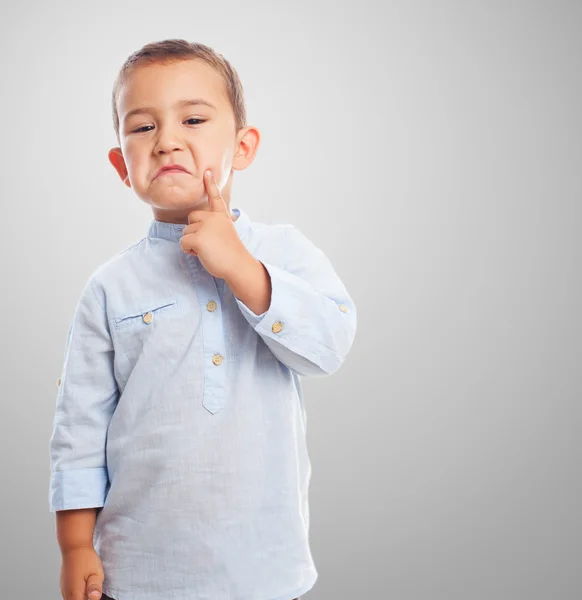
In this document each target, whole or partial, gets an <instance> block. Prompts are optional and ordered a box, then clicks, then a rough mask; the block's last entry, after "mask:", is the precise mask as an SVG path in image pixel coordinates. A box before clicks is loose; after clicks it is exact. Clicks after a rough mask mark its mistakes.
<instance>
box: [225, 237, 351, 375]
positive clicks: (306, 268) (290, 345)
mask: <svg viewBox="0 0 582 600" xmlns="http://www.w3.org/2000/svg"><path fill="white" fill-rule="evenodd" d="M281 254H282V256H283V258H282V260H281V261H278V262H280V265H281V266H279V265H274V264H272V263H270V262H264V261H261V263H262V264H263V265H264V267H265V269H266V271H267V272H268V276H269V277H270V282H271V303H270V305H269V307H268V309H267V310H266V311H265V312H264V313H262V314H260V315H257V314H255V313H254V312H253V311H252V310H251V309H250V308H249V307H248V306H247V305H246V304H245V303H244V302H243V301H242V300H241V299H240V298H239V297H237V292H236V291H235V290H237V291H238V290H241V289H244V288H243V287H242V286H244V285H245V282H244V281H243V278H242V277H239V279H238V281H233V282H232V284H231V287H232V288H233V292H234V293H235V300H236V302H237V304H238V306H239V308H240V310H241V312H242V313H243V315H244V316H245V318H246V319H247V321H248V322H249V323H250V324H251V325H252V326H253V328H254V329H255V331H256V332H257V333H258V334H259V335H260V336H261V337H262V339H263V340H264V341H265V343H266V344H267V346H268V347H269V348H270V349H271V351H272V352H273V354H274V355H275V356H276V357H277V358H278V359H279V360H280V361H281V362H282V363H283V364H285V365H286V366H287V367H289V369H291V370H292V371H294V372H296V373H297V374H299V375H303V376H314V377H316V376H325V375H331V374H332V373H334V372H335V371H337V370H338V369H339V367H340V366H341V364H342V363H343V361H344V360H345V358H346V356H347V354H348V352H349V351H350V349H351V347H352V344H353V341H354V338H355V334H356V326H357V312H356V306H355V303H354V301H353V300H352V298H351V297H350V295H349V294H348V292H347V290H346V288H345V286H344V284H343V283H342V281H341V280H340V278H339V277H338V275H337V273H336V272H335V270H334V268H333V266H332V265H331V263H330V261H329V259H328V258H327V256H326V255H325V254H324V252H323V251H322V250H321V249H320V248H318V247H317V246H316V245H315V244H314V243H313V242H311V241H310V240H309V239H308V238H307V237H305V235H303V233H301V231H299V229H297V228H296V227H294V226H293V225H289V226H287V227H286V228H285V237H284V239H283V240H282V242H281ZM235 279H236V276H235ZM229 283H230V282H229ZM246 285H252V282H249V281H247V282H246ZM239 295H242V294H239Z"/></svg>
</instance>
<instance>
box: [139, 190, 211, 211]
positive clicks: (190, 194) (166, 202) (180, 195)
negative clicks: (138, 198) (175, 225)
mask: <svg viewBox="0 0 582 600" xmlns="http://www.w3.org/2000/svg"><path fill="white" fill-rule="evenodd" d="M205 201H206V194H204V193H203V194H200V193H199V192H198V191H191V190H184V189H175V190H168V191H167V193H164V194H155V195H154V196H149V197H148V199H147V200H146V202H147V203H148V204H151V205H152V206H155V207H157V208H165V209H181V208H188V207H193V206H197V205H199V204H203V203H204V202H205Z"/></svg>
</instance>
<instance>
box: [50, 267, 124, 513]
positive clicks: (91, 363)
mask: <svg viewBox="0 0 582 600" xmlns="http://www.w3.org/2000/svg"><path fill="white" fill-rule="evenodd" d="M99 297H100V300H99V299H98V298H99ZM118 397H119V390H118V386H117V382H116V380H115V376H114V370H113V345H112V341H111V336H110V333H109V327H108V323H107V318H106V313H105V310H104V294H103V290H102V289H101V287H100V286H99V285H98V284H96V283H95V282H94V281H93V279H92V278H90V279H89V281H88V282H87V284H86V285H85V287H84V289H83V291H82V293H81V297H80V299H79V301H78V303H77V306H76V308H75V312H74V315H73V318H72V321H71V323H70V326H69V329H68V333H67V339H66V344H65V353H64V365H63V371H62V374H61V378H60V385H59V388H58V393H57V399H56V410H55V415H54V420H53V430H52V435H51V438H50V444H49V453H50V469H51V473H50V487H49V508H50V511H51V512H55V511H57V510H68V509H78V508H91V507H100V506H103V505H104V502H105V497H106V493H107V489H108V483H109V481H108V474H107V464H106V455H105V440H106V435H107V429H108V426H109V423H110V420H111V416H112V414H113V412H114V410H115V406H116V403H117V400H118Z"/></svg>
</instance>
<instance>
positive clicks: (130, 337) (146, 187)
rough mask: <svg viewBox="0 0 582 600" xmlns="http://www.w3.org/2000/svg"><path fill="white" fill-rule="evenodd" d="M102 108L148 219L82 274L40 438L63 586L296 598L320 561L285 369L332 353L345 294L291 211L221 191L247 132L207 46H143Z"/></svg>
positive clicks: (248, 138) (350, 333) (144, 594)
mask: <svg viewBox="0 0 582 600" xmlns="http://www.w3.org/2000/svg"><path fill="white" fill-rule="evenodd" d="M113 116H114V123H115V130H116V134H117V140H118V143H119V147H116V148H112V149H111V150H110V152H109V160H110V162H111V164H112V165H113V167H114V168H115V169H116V171H117V173H118V174H119V176H120V178H121V180H122V181H123V183H125V185H127V186H128V187H131V188H132V189H133V190H134V192H135V193H136V195H137V196H138V197H139V198H140V199H141V200H143V201H144V202H146V203H147V204H149V205H150V206H151V208H152V211H153V216H154V218H153V220H152V221H151V225H150V226H149V230H148V231H147V235H146V236H145V237H143V239H141V240H140V241H139V242H137V243H135V244H133V245H131V246H129V247H128V248H126V249H125V250H123V251H121V252H120V253H118V254H117V255H116V256H114V257H113V258H111V259H109V260H108V261H107V262H105V263H104V264H103V265H101V266H100V267H99V268H97V269H96V270H95V271H94V272H93V273H92V274H91V276H90V277H89V279H88V281H87V283H86V285H85V286H84V289H83V291H82V293H81V296H80V299H79V301H78V304H77V307H76V309H75V313H74V316H73V319H72V322H71V325H70V328H69V331H68V335H67V342H66V349H65V357H64V367H63V371H62V375H61V378H60V380H59V389H58V395H57V402H56V413H55V417H54V422H53V433H52V436H51V440H50V462H51V479H50V490H49V502H50V510H51V512H56V520H57V537H58V542H59V546H60V549H61V553H62V559H63V560H62V568H61V578H60V584H61V593H62V595H63V598H66V599H67V600H86V599H87V598H89V599H90V600H98V599H99V598H102V599H103V600H106V599H107V598H114V599H115V600H170V599H172V600H293V599H296V598H299V596H301V594H304V593H306V592H307V591H308V590H310V589H311V588H312V587H313V585H314V583H315V581H316V579H317V577H318V573H317V571H316V568H315V565H314V562H313V559H312V555H311V552H310V547H309V537H308V535H309V506H308V485H309V480H310V476H311V466H310V461H309V457H308V453H307V448H306V436H305V434H306V412H305V405H304V400H303V395H302V390H301V381H300V377H301V376H306V377H309V376H311V377H316V376H325V375H330V374H332V373H334V372H335V371H337V370H338V368H339V367H340V365H341V364H342V363H343V361H344V359H345V358H346V356H347V354H348V352H349V350H350V348H351V346H352V343H353V340H354V337H355V332H356V307H355V305H354V302H353V300H352V299H351V297H350V296H349V295H348V292H347V291H346V288H345V287H344V285H343V284H342V282H341V280H340V278H339V277H338V275H337V274H336V272H335V271H334V269H333V267H332V265H331V264H330V262H329V260H328V259H327V258H326V256H325V254H324V253H323V252H322V251H321V250H320V249H319V248H318V247H316V246H315V245H314V244H313V243H312V242H310V241H309V240H308V239H307V238H306V237H305V236H304V235H303V234H302V233H301V232H300V231H299V230H298V229H297V228H296V227H294V226H293V225H287V224H284V225H266V224H263V223H257V222H253V221H251V219H250V217H249V216H248V215H247V214H246V213H245V212H244V211H243V210H241V209H238V208H234V209H232V210H231V209H230V201H231V198H230V196H231V186H232V178H233V171H235V170H242V169H245V168H246V167H248V166H249V165H250V164H251V163H252V161H253V159H254V157H255V154H256V152H257V149H258V146H259V140H260V134H259V131H258V130H257V129H256V128H255V127H252V126H247V125H246V122H245V121H246V117H245V108H244V100H243V94H242V87H241V84H240V81H239V79H238V76H237V74H236V71H235V70H234V69H233V68H232V67H231V66H230V64H229V63H228V62H227V61H226V60H225V59H224V58H223V57H222V56H221V55H219V54H217V53H215V52H214V51H213V50H212V49H211V48H209V47H208V46H204V45H203V44H193V43H188V42H186V41H184V40H166V41H162V42H159V43H152V44H148V45H146V46H145V47H143V48H142V49H141V50H139V51H138V52H136V53H134V54H133V55H132V56H130V57H129V58H128V60H127V61H126V63H125V64H124V65H123V67H122V69H121V71H120V73H119V75H118V78H117V80H116V83H115V88H114V92H113ZM207 171H209V172H210V176H208V177H207V176H206V172H207Z"/></svg>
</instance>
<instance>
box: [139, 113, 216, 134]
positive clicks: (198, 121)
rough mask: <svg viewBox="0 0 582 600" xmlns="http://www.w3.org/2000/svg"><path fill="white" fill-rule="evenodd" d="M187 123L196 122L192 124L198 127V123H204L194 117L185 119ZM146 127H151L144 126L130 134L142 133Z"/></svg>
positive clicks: (202, 120)
mask: <svg viewBox="0 0 582 600" xmlns="http://www.w3.org/2000/svg"><path fill="white" fill-rule="evenodd" d="M189 121H197V122H196V123H193V124H194V125H198V124H199V123H205V122H206V121H205V119H196V118H194V117H192V118H191V119H186V121H184V122H185V123H188V122H189ZM148 127H150V128H151V127H152V126H151V125H144V126H143V127H140V128H139V129H134V130H133V132H132V133H138V132H140V131H144V130H145V129H147V128H148Z"/></svg>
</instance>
